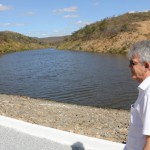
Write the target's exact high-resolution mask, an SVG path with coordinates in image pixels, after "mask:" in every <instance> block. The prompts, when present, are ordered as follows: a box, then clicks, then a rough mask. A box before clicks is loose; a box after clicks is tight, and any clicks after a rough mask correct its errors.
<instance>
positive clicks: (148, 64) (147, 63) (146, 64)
mask: <svg viewBox="0 0 150 150" xmlns="http://www.w3.org/2000/svg"><path fill="white" fill-rule="evenodd" d="M145 68H147V69H149V70H150V63H149V62H145Z"/></svg>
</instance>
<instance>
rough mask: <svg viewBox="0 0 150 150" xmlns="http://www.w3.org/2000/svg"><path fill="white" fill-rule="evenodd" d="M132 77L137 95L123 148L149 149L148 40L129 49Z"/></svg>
mask: <svg viewBox="0 0 150 150" xmlns="http://www.w3.org/2000/svg"><path fill="white" fill-rule="evenodd" d="M128 57H129V60H130V64H129V67H130V69H131V76H132V79H134V80H136V81H138V82H139V86H138V90H139V95H138V98H137V100H136V101H135V103H134V104H132V105H131V121H130V127H129V132H128V139H127V143H126V146H125V148H124V150H150V41H148V40H147V41H141V42H138V43H136V44H135V45H134V46H133V48H132V49H131V50H130V51H129V53H128Z"/></svg>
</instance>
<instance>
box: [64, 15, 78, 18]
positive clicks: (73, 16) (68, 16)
mask: <svg viewBox="0 0 150 150" xmlns="http://www.w3.org/2000/svg"><path fill="white" fill-rule="evenodd" d="M78 17H79V16H78V15H65V16H64V18H78Z"/></svg>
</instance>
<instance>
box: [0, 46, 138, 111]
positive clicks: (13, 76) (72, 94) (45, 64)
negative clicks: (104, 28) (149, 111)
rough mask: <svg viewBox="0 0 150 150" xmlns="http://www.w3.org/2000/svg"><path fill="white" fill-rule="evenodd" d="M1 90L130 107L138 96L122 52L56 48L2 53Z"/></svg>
mask: <svg viewBox="0 0 150 150" xmlns="http://www.w3.org/2000/svg"><path fill="white" fill-rule="evenodd" d="M0 70H1V71H0V93H3V94H15V95H25V96H30V97H34V98H43V99H52V100H56V101H61V102H67V103H75V104H80V105H90V106H96V107H110V108H124V109H128V108H129V107H130V104H131V103H132V102H133V101H134V100H135V98H136V95H137V90H136V86H137V85H136V83H134V81H132V80H131V79H130V72H129V68H128V60H127V58H126V57H125V56H122V55H111V54H99V53H89V52H77V51H59V50H54V49H45V50H33V51H25V52H18V53H11V54H7V55H2V56H0Z"/></svg>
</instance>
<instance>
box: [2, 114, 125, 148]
mask: <svg viewBox="0 0 150 150" xmlns="http://www.w3.org/2000/svg"><path fill="white" fill-rule="evenodd" d="M0 135H1V136H0V150H123V147H124V145H123V144H121V143H116V142H111V141H106V140H101V139H97V138H92V137H87V136H83V135H78V134H74V133H70V132H65V131H61V130H57V129H53V128H48V127H44V126H40V125H36V124H31V123H27V122H24V121H20V120H16V119H13V118H8V117H4V116H0Z"/></svg>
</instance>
